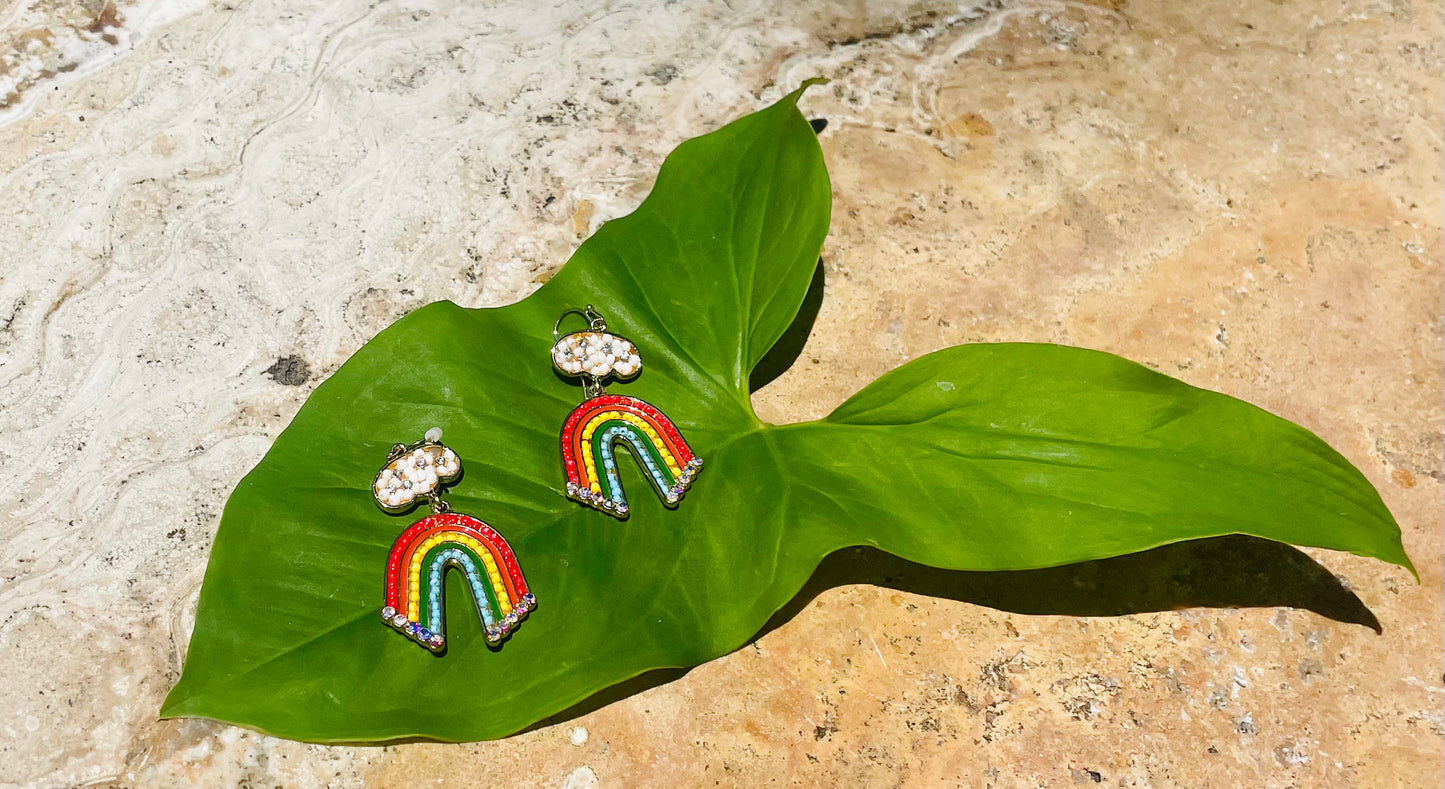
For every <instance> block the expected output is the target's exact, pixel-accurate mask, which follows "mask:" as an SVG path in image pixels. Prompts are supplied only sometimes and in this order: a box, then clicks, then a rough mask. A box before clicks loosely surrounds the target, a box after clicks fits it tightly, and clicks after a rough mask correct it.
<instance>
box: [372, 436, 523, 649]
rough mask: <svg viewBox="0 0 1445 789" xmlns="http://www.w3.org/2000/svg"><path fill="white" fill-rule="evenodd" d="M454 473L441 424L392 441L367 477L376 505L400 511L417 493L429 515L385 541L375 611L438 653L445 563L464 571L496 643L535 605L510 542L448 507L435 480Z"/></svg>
mask: <svg viewBox="0 0 1445 789" xmlns="http://www.w3.org/2000/svg"><path fill="white" fill-rule="evenodd" d="M460 475H461V460H460V458H458V457H457V456H456V453H454V452H453V451H452V450H451V449H450V448H448V447H445V446H443V445H442V443H441V430H440V429H439V428H432V429H431V430H428V431H427V434H426V438H425V440H423V441H419V442H417V443H415V444H412V445H410V446H404V445H401V444H398V445H396V446H395V447H393V448H392V451H391V455H390V456H389V457H388V458H387V464H386V466H385V467H383V468H382V470H381V471H380V472H379V473H378V474H377V476H376V479H375V480H374V481H373V483H372V494H373V496H374V497H375V498H376V502H377V504H378V505H380V506H381V508H382V509H384V510H387V511H389V512H404V511H406V510H408V509H411V507H412V506H413V505H414V504H416V503H417V502H418V501H420V500H422V499H425V500H426V501H428V502H429V503H430V504H431V507H432V514H431V515H430V516H428V517H426V518H422V519H421V520H419V521H417V522H416V523H413V524H412V525H411V527H410V528H408V529H407V530H406V531H404V532H402V533H401V536H400V537H398V538H397V539H396V542H395V543H393V544H392V546H391V554H390V555H389V556H388V557H387V560H386V601H385V605H384V606H383V607H382V609H381V617H382V619H383V620H384V621H385V622H386V623H387V624H388V625H391V626H392V627H393V628H395V629H396V630H397V631H398V632H400V633H401V634H402V635H404V636H406V637H407V638H410V639H411V640H413V641H415V642H416V643H418V644H420V645H422V646H424V647H426V648H427V649H430V650H432V651H433V652H440V651H442V650H443V649H445V648H446V645H447V639H446V608H445V605H444V602H443V595H444V594H445V581H446V574H447V570H448V569H450V568H453V567H454V568H456V569H457V570H458V571H460V572H461V573H462V574H463V575H465V576H466V583H467V589H468V591H470V592H471V596H472V602H473V604H474V605H475V607H476V610H477V616H478V618H480V619H481V622H482V632H483V634H484V635H485V637H486V639H487V643H489V644H497V643H499V642H501V641H502V640H503V639H505V638H506V637H507V636H508V635H510V634H511V633H512V631H514V630H516V629H517V627H518V626H519V625H521V623H522V620H523V619H525V618H526V617H527V614H528V613H529V612H530V611H531V610H532V609H533V608H536V606H537V598H536V597H534V596H533V595H532V593H531V591H530V590H528V588H527V581H526V579H525V578H523V577H522V570H521V568H520V567H519V566H518V565H517V557H516V556H515V555H514V554H513V553H512V547H511V546H510V545H508V544H507V541H506V540H504V539H502V535H500V534H498V533H497V532H496V530H494V529H493V528H492V527H490V526H488V525H487V524H485V523H483V522H481V521H480V520H477V519H476V518H473V517H471V516H470V515H462V514H460V513H455V512H452V511H451V508H450V507H448V506H447V504H446V502H444V501H442V500H441V498H440V497H439V495H438V494H439V493H440V490H441V486H442V485H443V484H445V483H447V482H451V481H454V480H455V479H457V477H459V476H460Z"/></svg>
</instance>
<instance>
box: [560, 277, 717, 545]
mask: <svg viewBox="0 0 1445 789" xmlns="http://www.w3.org/2000/svg"><path fill="white" fill-rule="evenodd" d="M573 314H576V315H581V316H582V317H583V318H584V319H586V321H587V329H586V330H583V331H575V332H572V333H571V334H568V335H565V336H559V334H558V332H559V331H560V329H561V328H562V321H563V319H565V318H566V317H567V316H568V315H573ZM552 341H553V344H552V365H553V366H554V367H556V368H557V371H558V372H560V373H561V374H562V375H565V376H568V377H572V378H580V379H582V391H583V394H584V395H585V396H586V398H587V399H586V400H584V401H583V402H582V405H579V406H577V408H576V409H575V410H573V411H572V413H571V414H570V415H569V416H568V417H567V421H566V422H565V423H564V424H563V426H562V466H563V469H564V470H565V471H566V473H567V497H568V498H570V499H573V500H575V501H577V502H580V503H582V504H584V505H586V506H588V507H593V508H595V509H599V510H602V511H603V512H605V513H607V514H609V515H613V516H616V517H617V518H626V517H627V513H628V510H629V507H628V504H627V496H626V494H625V493H623V490H622V482H621V480H620V479H618V476H617V455H616V445H617V444H626V445H627V447H628V448H629V449H630V450H631V453H632V456H633V458H635V459H636V460H637V462H638V464H639V465H640V466H642V468H643V470H644V471H645V472H646V474H647V478H648V480H650V481H651V482H652V486H653V487H654V488H655V489H656V490H657V495H658V496H659V497H660V498H661V499H662V503H663V504H665V505H666V506H668V507H676V506H677V504H678V502H679V501H681V500H682V496H683V494H684V493H686V492H687V489H688V487H690V486H691V485H692V481H693V478H694V477H696V476H697V473H698V471H699V470H701V469H702V458H700V457H697V456H696V455H694V454H693V453H692V450H691V449H689V448H688V446H687V442H686V441H684V440H683V438H682V434H681V433H679V432H678V431H677V427H676V426H675V425H673V423H672V420H671V419H668V418H667V415H666V414H664V413H662V411H660V410H658V409H657V408H656V407H654V406H652V405H651V404H649V403H646V402H643V401H642V400H639V399H637V398H635V397H626V396H623V395H610V394H607V390H606V388H605V387H604V385H603V384H604V382H605V381H606V380H607V379H609V378H615V379H617V380H619V381H622V380H627V379H630V378H633V377H635V376H636V375H637V374H638V373H639V372H640V371H641V370H642V357H640V356H639V355H638V353H637V346H635V345H633V344H632V342H631V341H630V340H628V339H627V338H625V337H621V336H618V335H616V334H612V333H610V332H608V331H607V321H606V320H605V319H603V317H602V315H601V314H599V313H598V312H597V311H596V310H594V309H593V308H592V305H591V304H588V305H587V308H586V309H577V308H575V307H574V308H571V309H568V310H567V311H565V312H563V313H562V315H561V317H559V318H557V323H556V324H555V325H553V327H552Z"/></svg>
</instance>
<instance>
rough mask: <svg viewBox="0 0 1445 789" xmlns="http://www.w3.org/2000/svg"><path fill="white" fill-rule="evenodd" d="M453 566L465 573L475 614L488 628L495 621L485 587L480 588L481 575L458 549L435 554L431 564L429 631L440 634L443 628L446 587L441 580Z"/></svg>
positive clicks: (475, 566)
mask: <svg viewBox="0 0 1445 789" xmlns="http://www.w3.org/2000/svg"><path fill="white" fill-rule="evenodd" d="M448 566H453V567H456V568H457V569H458V570H461V571H462V572H463V573H466V576H467V584H468V585H469V586H470V587H471V590H472V600H473V601H474V602H475V603H476V605H477V613H478V614H479V615H481V617H482V624H483V625H485V626H486V627H488V628H490V627H491V626H492V624H493V623H494V622H495V621H496V616H495V615H493V613H492V607H491V605H490V604H488V598H487V592H486V587H484V586H482V583H483V580H482V575H481V573H480V572H479V571H478V569H477V564H476V562H474V561H472V557H471V556H469V555H467V553H466V551H463V550H462V549H460V548H448V549H446V550H444V551H442V552H441V553H439V554H437V556H436V559H435V560H434V561H433V562H432V566H431V573H430V583H429V584H427V593H428V601H429V602H430V603H431V606H430V608H429V609H428V610H429V612H430V613H431V617H430V618H431V622H430V623H429V624H430V625H431V628H430V629H431V631H432V632H433V633H441V632H442V627H443V624H444V623H443V617H442V607H441V599H442V590H443V589H445V588H446V587H445V586H444V585H443V584H442V578H443V577H444V576H445V575H446V571H447V567H448Z"/></svg>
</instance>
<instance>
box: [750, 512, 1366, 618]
mask: <svg viewBox="0 0 1445 789" xmlns="http://www.w3.org/2000/svg"><path fill="white" fill-rule="evenodd" d="M860 583H862V584H873V585H874V586H883V587H888V588H890V589H898V590H900V591H905V592H912V593H914V594H919V595H926V596H929V597H943V598H948V599H950V600H960V601H963V602H966V603H974V604H975V605H982V606H987V607H989V608H995V609H998V610H1000V611H1012V612H1014V613H1019V614H1060V615H1065V616H1120V615H1123V614H1139V613H1151V612H1156V611H1174V610H1178V609H1181V608H1196V607H1208V608H1273V607H1276V606H1287V607H1290V608H1302V609H1306V610H1309V611H1314V612H1315V613H1317V614H1319V615H1320V616H1324V617H1328V618H1330V619H1333V620H1335V621H1337V622H1344V623H1347V624H1356V625H1364V626H1365V627H1368V628H1370V629H1372V630H1374V631H1375V632H1376V633H1379V632H1381V627H1380V622H1379V620H1378V619H1376V618H1375V615H1374V614H1373V613H1371V611H1370V609H1369V608H1367V607H1365V604H1364V603H1363V602H1361V601H1360V598H1358V597H1356V596H1355V593H1354V592H1352V591H1350V590H1349V589H1348V588H1347V587H1346V586H1345V585H1344V584H1343V583H1342V582H1341V581H1340V579H1339V578H1337V577H1336V576H1335V575H1334V574H1332V573H1331V572H1330V571H1329V570H1327V569H1325V568H1324V567H1323V566H1321V565H1320V564H1319V563H1317V562H1316V561H1314V560H1313V559H1311V558H1310V557H1309V556H1308V555H1306V554H1305V553H1304V552H1303V551H1300V550H1299V549H1297V548H1294V547H1292V546H1289V545H1285V544H1283V543H1278V542H1274V541H1272V540H1264V539H1260V538H1258V537H1247V536H1244V535H1238V534H1236V535H1229V536H1225V537H1214V538H1211V539H1205V540H1193V541H1190V542H1182V543H1175V544H1173V545H1165V546H1163V547H1159V548H1154V549H1152V550H1148V551H1143V552H1140V553H1135V554H1130V555H1128V556H1117V557H1114V558H1111V559H1099V560H1096V561H1092V562H1081V563H1079V564H1070V565H1065V566H1062V567H1049V568H1045V569H1041V570H1014V571H1006V572H967V571H958V570H940V569H938V568H936V567H929V566H927V565H922V564H916V563H914V562H910V561H906V560H904V559H899V558H898V557H896V556H893V555H892V554H888V553H884V552H882V551H879V550H876V549H874V548H848V549H844V550H841V551H837V552H835V553H833V554H831V555H829V556H828V557H827V558H826V559H824V560H823V562H822V564H820V565H819V566H818V569H817V570H816V571H815V572H814V573H813V576H812V578H810V579H809V580H808V583H806V584H805V585H804V586H803V588H802V590H801V591H799V592H798V594H797V595H795V596H794V597H793V599H792V600H790V601H789V602H788V604H787V605H785V606H783V608H782V609H781V610H779V611H778V612H777V613H776V614H774V615H773V616H772V618H771V619H769V620H768V623H767V624H766V625H764V626H763V629H762V630H761V631H759V632H758V635H757V636H756V637H762V636H763V635H766V634H767V633H769V632H771V631H773V630H775V629H777V628H778V627H781V626H782V625H783V624H785V623H787V622H788V621H789V620H791V619H792V618H793V617H794V616H796V615H797V614H798V612H799V611H801V610H803V608H804V607H806V606H807V605H808V603H809V602H811V601H812V600H813V598H814V597H817V596H818V595H819V594H820V593H822V592H823V591H824V590H826V589H831V588H833V587H836V586H845V585H848V584H860Z"/></svg>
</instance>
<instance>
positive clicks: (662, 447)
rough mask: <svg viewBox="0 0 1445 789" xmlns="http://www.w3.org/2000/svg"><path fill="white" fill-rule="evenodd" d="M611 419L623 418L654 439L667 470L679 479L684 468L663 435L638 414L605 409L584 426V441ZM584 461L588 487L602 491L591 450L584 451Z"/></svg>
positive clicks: (674, 477) (587, 440)
mask: <svg viewBox="0 0 1445 789" xmlns="http://www.w3.org/2000/svg"><path fill="white" fill-rule="evenodd" d="M611 419H621V420H623V421H624V422H627V423H629V424H631V425H633V426H634V427H636V428H638V429H639V430H641V431H642V433H643V435H645V436H647V437H648V439H649V440H651V441H652V445H653V447H655V448H656V449H657V454H659V455H661V456H662V462H663V463H664V464H666V465H667V470H668V471H670V472H672V477H673V479H677V477H678V476H679V475H680V474H682V469H680V468H678V465H677V459H676V458H674V457H673V456H672V452H670V451H668V449H667V444H666V443H664V442H663V440H662V437H661V436H659V435H658V434H657V431H656V430H653V429H652V425H649V424H648V423H647V421H646V420H644V419H643V418H642V417H640V416H638V415H637V414H633V413H630V412H627V411H604V412H602V413H600V414H598V415H597V416H595V417H593V418H592V419H591V420H590V421H588V422H587V426H586V427H585V428H583V430H582V442H583V443H588V442H591V441H592V434H593V433H595V432H596V431H597V427H598V426H599V425H600V424H601V423H603V422H606V421H608V420H611ZM582 463H583V465H584V466H585V467H586V469H587V475H586V476H585V477H583V479H584V480H590V481H589V483H588V487H590V488H591V489H592V492H593V493H601V492H602V486H601V485H600V484H598V483H597V482H596V481H595V480H597V466H596V463H595V462H594V461H593V459H592V453H591V452H583V453H582Z"/></svg>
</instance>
